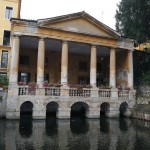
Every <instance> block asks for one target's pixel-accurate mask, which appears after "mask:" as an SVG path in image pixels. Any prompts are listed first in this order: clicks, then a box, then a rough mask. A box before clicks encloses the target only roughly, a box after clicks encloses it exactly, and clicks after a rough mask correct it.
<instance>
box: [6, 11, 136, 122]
mask: <svg viewBox="0 0 150 150" xmlns="http://www.w3.org/2000/svg"><path fill="white" fill-rule="evenodd" d="M11 26H12V28H11V29H12V30H11V32H12V49H11V65H10V76H9V89H8V99H7V109H6V117H7V118H8V119H18V118H20V111H21V108H22V105H24V104H25V103H26V102H28V103H30V104H31V105H32V112H33V113H32V114H33V118H34V119H44V118H45V117H46V111H47V110H48V106H49V105H53V106H54V107H55V106H56V107H55V109H56V111H57V117H58V118H70V115H71V111H72V109H73V108H74V107H78V108H84V109H85V111H86V113H85V115H86V117H88V118H99V117H100V111H104V112H105V114H106V116H108V117H118V116H119V114H120V112H123V114H124V115H126V116H130V115H131V109H132V107H133V106H134V104H135V91H134V88H133V48H134V47H133V42H132V40H131V39H128V38H123V37H121V35H120V34H118V33H117V32H116V31H114V30H113V29H111V28H109V27H108V26H106V25H104V24H103V23H101V22H99V21H98V20H96V19H95V18H93V17H92V16H90V15H89V14H87V13H86V12H79V13H74V14H69V15H64V16H58V17H54V18H47V19H40V20H24V19H16V18H12V19H11ZM44 81H46V82H44ZM34 82H36V85H35V84H34ZM18 83H19V84H18ZM20 83H21V84H22V83H23V84H24V83H29V85H20ZM45 83H46V85H45ZM47 83H49V85H47ZM81 85H84V86H85V87H79V86H81ZM30 104H29V105H30ZM76 104H79V105H77V106H75V105H76ZM53 106H52V107H53ZM79 106H80V107H79Z"/></svg>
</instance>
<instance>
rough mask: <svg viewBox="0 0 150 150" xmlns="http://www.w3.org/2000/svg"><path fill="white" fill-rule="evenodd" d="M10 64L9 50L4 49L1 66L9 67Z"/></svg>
mask: <svg viewBox="0 0 150 150" xmlns="http://www.w3.org/2000/svg"><path fill="white" fill-rule="evenodd" d="M7 66H8V51H2V58H1V68H7Z"/></svg>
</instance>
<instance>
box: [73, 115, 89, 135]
mask: <svg viewBox="0 0 150 150" xmlns="http://www.w3.org/2000/svg"><path fill="white" fill-rule="evenodd" d="M70 128H71V132H72V133H73V134H77V135H79V134H85V133H87V132H88V131H89V123H88V122H87V120H86V119H84V118H79V117H76V118H73V119H71V120H70Z"/></svg>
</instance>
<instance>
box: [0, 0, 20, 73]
mask: <svg viewBox="0 0 150 150" xmlns="http://www.w3.org/2000/svg"><path fill="white" fill-rule="evenodd" d="M20 8H21V0H0V75H7V74H9V66H10V50H11V23H10V19H11V18H12V17H15V18H16V17H17V18H20Z"/></svg>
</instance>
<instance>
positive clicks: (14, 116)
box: [6, 111, 20, 120]
mask: <svg viewBox="0 0 150 150" xmlns="http://www.w3.org/2000/svg"><path fill="white" fill-rule="evenodd" d="M6 119H14V120H16V119H20V112H18V111H6Z"/></svg>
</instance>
